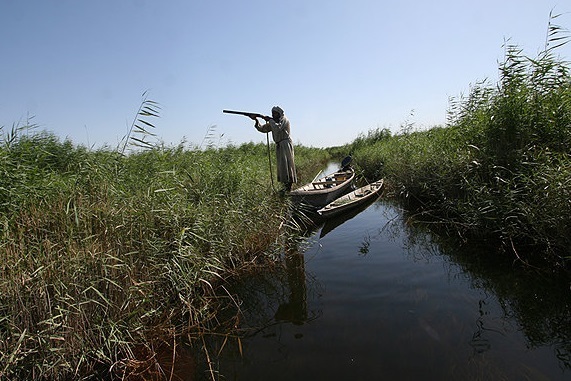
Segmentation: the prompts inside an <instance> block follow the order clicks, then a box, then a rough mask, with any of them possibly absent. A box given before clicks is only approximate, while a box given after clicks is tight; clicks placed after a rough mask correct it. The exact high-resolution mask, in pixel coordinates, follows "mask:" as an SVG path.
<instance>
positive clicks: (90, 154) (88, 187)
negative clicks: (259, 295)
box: [0, 128, 324, 379]
mask: <svg viewBox="0 0 571 381" xmlns="http://www.w3.org/2000/svg"><path fill="white" fill-rule="evenodd" d="M306 152H308V153H309V152H313V153H314V155H315V157H320V156H321V155H323V154H324V152H321V151H320V150H317V149H316V150H313V151H311V150H310V149H306ZM287 207H288V206H287V203H284V202H283V199H281V198H279V197H277V196H276V195H274V193H273V192H271V188H270V184H269V179H268V176H267V157H266V147H265V146H264V145H261V144H246V145H242V146H240V147H234V146H229V147H225V148H219V149H213V148H207V149H205V150H198V149H185V148H184V147H182V146H179V147H174V148H166V147H155V146H151V147H147V149H146V150H142V151H134V152H131V153H130V154H127V155H123V154H121V152H118V151H116V150H109V149H107V148H102V149H98V150H95V151H91V150H89V149H87V148H85V147H75V146H74V145H73V144H72V143H71V142H69V141H65V142H60V141H59V140H58V139H57V138H56V137H55V136H53V135H51V134H48V133H44V132H35V131H29V130H27V129H26V128H14V129H13V131H12V132H10V133H9V134H7V135H5V136H4V139H2V140H1V141H0V236H1V237H2V239H1V241H0V242H1V243H0V378H2V379H30V378H31V377H32V376H34V377H36V378H38V379H39V378H42V379H43V378H45V379H70V378H79V377H81V376H83V375H88V374H93V373H97V374H100V375H101V377H103V375H104V374H106V373H108V372H111V373H113V374H115V375H128V374H130V373H133V372H139V371H140V370H141V369H142V368H141V366H143V365H144V366H143V368H144V367H148V365H149V364H153V361H154V360H153V359H154V356H155V354H156V351H155V349H156V348H161V349H160V350H161V351H162V352H161V353H162V354H160V356H164V353H163V352H164V351H166V350H167V349H168V348H176V342H177V341H176V338H178V337H182V336H189V335H190V337H195V336H196V335H198V334H199V333H200V332H205V331H207V330H209V329H211V328H213V327H214V326H215V325H216V324H218V323H223V321H222V320H221V319H222V318H221V314H220V308H222V307H223V306H224V305H226V304H227V303H234V302H233V301H232V296H231V295H230V294H226V296H225V297H220V295H221V292H220V287H221V285H224V282H225V281H226V280H227V279H228V278H229V277H230V276H234V275H237V274H240V273H241V272H244V271H252V270H251V269H252V268H258V267H261V266H264V264H267V263H272V262H273V261H274V260H276V259H277V258H278V257H279V250H280V249H279V243H278V242H279V240H278V238H279V236H280V234H282V231H281V230H280V226H283V222H284V219H285V218H286V217H285V216H286V215H287V214H286V209H287ZM173 339H174V341H173ZM166 343H169V344H168V345H167V344H166ZM173 343H174V344H173ZM173 351H174V349H173ZM175 355H176V353H174V352H173V356H175ZM141 364H142V365H141ZM98 372H100V373H98Z"/></svg>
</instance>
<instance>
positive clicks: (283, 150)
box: [223, 106, 297, 193]
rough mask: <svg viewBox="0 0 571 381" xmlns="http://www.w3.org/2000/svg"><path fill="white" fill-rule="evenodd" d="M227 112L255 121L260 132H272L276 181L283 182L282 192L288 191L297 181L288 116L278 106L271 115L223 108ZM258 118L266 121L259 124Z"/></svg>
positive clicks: (255, 125)
mask: <svg viewBox="0 0 571 381" xmlns="http://www.w3.org/2000/svg"><path fill="white" fill-rule="evenodd" d="M223 112H225V113H227V114H238V115H244V116H247V117H249V118H250V119H252V120H254V121H255V124H254V127H255V128H256V129H257V130H258V131H260V132H262V133H269V132H271V133H272V138H273V140H274V142H275V143H276V159H277V166H278V181H279V182H280V183H282V184H283V192H284V193H285V192H289V191H290V190H291V186H292V184H293V183H296V182H297V174H296V172H295V158H294V151H293V141H292V140H291V136H290V124H289V120H288V118H287V117H286V116H285V114H284V110H282V108H281V107H279V106H274V107H273V108H272V116H271V117H269V116H266V115H262V114H256V113H252V112H242V111H230V110H223ZM259 119H263V120H264V121H265V122H266V123H264V124H260V121H259Z"/></svg>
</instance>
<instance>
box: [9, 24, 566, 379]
mask: <svg viewBox="0 0 571 381" xmlns="http://www.w3.org/2000/svg"><path fill="white" fill-rule="evenodd" d="M554 18H555V17H554ZM554 18H552V19H551V20H553V19H554ZM567 41H568V40H567V36H566V35H565V34H564V31H562V30H561V28H559V27H557V26H554V25H551V24H550V26H549V30H548V38H547V42H546V48H545V50H544V51H543V52H542V53H540V54H539V56H538V57H537V58H534V59H530V58H528V57H526V56H524V55H523V54H522V51H521V50H520V49H518V48H517V47H515V46H506V58H505V62H504V63H502V64H501V65H500V74H501V76H500V80H499V83H497V84H490V83H488V82H486V81H484V82H481V83H478V84H476V85H475V86H473V87H472V89H471V91H470V93H469V94H468V95H467V96H466V97H460V98H459V99H456V100H453V101H452V103H451V107H450V110H449V123H448V125H447V126H446V127H435V128H432V129H430V130H427V131H411V128H410V126H405V128H403V131H402V132H401V133H399V134H397V135H392V134H391V133H390V132H389V131H388V130H382V129H377V130H374V131H370V132H369V133H368V134H367V135H363V136H360V137H359V138H358V139H356V140H355V141H354V142H353V143H351V144H350V145H348V146H344V147H334V148H331V149H327V150H324V149H316V148H307V147H303V146H299V147H296V159H297V163H296V164H297V169H298V175H299V179H300V182H302V183H303V182H305V181H307V180H310V179H312V178H313V177H314V176H315V174H316V173H317V172H318V171H319V170H320V169H322V168H323V166H324V163H326V162H327V161H329V160H330V159H331V158H332V157H335V158H339V157H343V156H344V155H345V154H346V153H348V152H352V153H353V156H354V158H355V161H354V164H355V165H356V166H357V167H358V168H359V169H360V172H361V173H362V174H363V175H364V176H365V177H367V178H369V179H374V180H376V179H378V178H381V177H384V178H385V179H386V184H389V185H391V190H392V194H394V195H395V196H397V197H399V198H401V199H402V200H403V201H404V202H405V204H406V205H407V206H408V207H409V208H411V209H413V210H417V211H418V213H417V214H416V217H417V218H419V217H421V218H424V219H425V220H427V221H430V222H431V223H435V224H438V226H442V227H443V228H444V229H445V231H448V232H450V234H452V235H455V236H460V237H462V238H463V239H474V238H477V239H482V238H485V239H487V240H488V241H492V242H495V243H497V244H499V245H500V246H501V247H503V248H504V249H505V250H506V252H511V253H512V254H514V255H515V256H516V257H517V258H519V259H521V260H522V261H524V262H526V263H529V264H532V263H533V264H534V265H536V264H538V263H542V264H545V263H546V261H547V263H548V264H549V266H550V268H552V269H558V268H564V267H566V266H568V262H569V259H570V255H571V201H570V200H571V156H570V148H571V79H570V75H569V73H570V72H569V66H568V63H567V62H564V61H562V60H560V59H559V58H558V57H557V56H556V55H555V51H556V48H557V47H558V46H560V45H561V44H564V43H566V42H567ZM156 116H158V105H157V104H156V103H154V102H152V101H148V100H147V99H146V98H144V100H143V102H142V104H141V109H140V110H139V112H138V113H137V117H136V118H135V121H134V123H133V125H132V127H131V129H130V132H129V135H130V136H128V137H127V138H126V141H125V145H122V147H121V148H120V149H109V148H102V149H98V150H89V149H87V148H85V147H76V146H74V145H73V144H72V143H71V142H69V141H64V142H61V141H60V140H59V139H58V138H57V137H55V136H53V135H51V134H49V133H44V132H37V131H35V129H34V128H32V127H31V126H24V127H22V128H19V127H17V126H15V127H13V128H12V130H11V131H8V132H6V131H4V130H0V134H1V135H2V138H1V140H0V235H1V237H2V239H1V241H0V378H2V379H53V380H57V379H71V378H79V377H83V376H85V375H92V374H94V375H95V376H96V377H98V376H103V375H105V374H108V372H111V374H112V375H114V376H118V377H125V378H128V376H130V375H141V376H143V375H142V374H141V373H144V372H145V371H149V370H152V369H154V365H153V364H155V362H156V361H157V357H156V355H157V351H158V348H161V347H164V346H165V345H166V346H169V345H170V350H171V352H172V353H173V356H174V352H175V350H174V349H173V348H175V347H176V339H177V338H180V337H185V338H194V337H200V334H201V333H204V332H207V331H209V330H212V329H213V328H215V327H216V326H217V325H221V324H225V323H226V321H225V320H224V318H223V316H224V314H223V313H221V312H222V311H224V309H225V306H228V305H229V304H230V303H233V302H234V301H233V299H232V296H231V295H230V294H229V293H228V294H227V297H222V298H221V297H220V294H221V293H222V294H223V291H224V290H225V288H224V281H225V280H228V279H230V278H231V277H234V276H239V275H241V274H244V273H249V272H252V271H255V270H256V269H260V268H262V266H264V268H267V267H268V266H272V265H273V264H275V262H276V259H278V258H279V257H280V256H281V254H282V250H283V244H282V242H283V239H284V237H285V234H286V231H287V228H288V226H291V221H290V220H289V219H288V215H289V205H288V202H287V200H286V199H283V198H280V197H279V196H277V194H276V192H274V190H273V189H272V182H271V180H270V174H269V170H268V167H269V163H268V151H267V147H266V146H265V145H264V144H253V143H249V144H243V145H241V146H232V145H230V146H227V147H223V148H217V147H215V145H214V144H211V143H210V142H208V143H209V144H206V145H205V147H204V148H203V147H198V148H191V149H189V148H185V147H184V146H182V145H180V146H178V147H164V146H161V145H160V144H153V143H151V142H149V140H148V138H149V137H152V133H151V131H152V128H153V127H154V126H153V125H152V123H150V122H149V118H153V117H156ZM209 133H210V131H209ZM208 138H209V135H208V134H207V138H206V140H208ZM127 141H130V142H132V143H133V142H135V143H136V144H137V145H138V146H139V147H140V148H143V149H142V150H140V151H135V152H131V153H130V154H125V151H126V148H127V144H126V143H127ZM201 146H202V144H201ZM270 162H271V163H272V165H273V163H275V159H274V158H271V159H270ZM274 171H275V168H274ZM273 177H275V173H274V176H273ZM276 186H277V185H276ZM232 318H234V316H231V317H228V319H232ZM173 340H174V344H173ZM165 343H167V344H165Z"/></svg>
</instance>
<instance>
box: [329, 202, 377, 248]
mask: <svg viewBox="0 0 571 381" xmlns="http://www.w3.org/2000/svg"><path fill="white" fill-rule="evenodd" d="M369 201H370V202H367V203H363V204H361V205H359V206H357V207H356V208H353V209H351V210H349V211H348V212H347V213H343V214H339V215H337V216H333V217H332V218H328V219H326V220H325V223H324V224H323V226H322V227H321V232H320V233H319V238H320V239H321V238H323V237H325V236H326V235H327V234H329V233H331V231H333V229H335V228H337V227H338V226H340V225H342V224H344V223H345V222H347V221H349V220H351V219H353V217H355V216H357V215H358V214H359V213H361V212H362V211H364V210H365V209H367V208H368V207H369V206H370V204H371V203H372V202H373V201H374V200H372V199H370V200H369Z"/></svg>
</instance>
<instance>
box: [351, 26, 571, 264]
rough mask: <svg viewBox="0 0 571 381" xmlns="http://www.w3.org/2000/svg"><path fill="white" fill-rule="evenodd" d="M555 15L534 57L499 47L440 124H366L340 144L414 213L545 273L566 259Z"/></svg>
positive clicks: (564, 77) (568, 143)
mask: <svg viewBox="0 0 571 381" xmlns="http://www.w3.org/2000/svg"><path fill="white" fill-rule="evenodd" d="M556 18H557V16H550V21H549V25H548V32H547V37H546V46H545V49H544V50H543V51H542V52H541V53H539V54H538V56H537V57H534V58H529V57H527V56H526V55H524V54H523V51H522V49H520V48H519V47H517V46H515V45H509V44H506V45H505V50H506V55H505V61H504V62H502V63H501V64H500V65H499V73H500V78H499V81H498V83H490V81H482V82H478V83H476V84H475V85H473V86H472V87H471V89H470V92H469V94H467V95H466V96H460V97H458V98H455V99H451V102H450V108H449V110H448V113H449V118H448V123H447V125H446V126H436V127H434V128H431V129H429V130H424V131H414V129H413V128H411V125H409V124H405V125H404V126H403V128H402V130H401V132H400V133H398V134H395V135H392V134H390V132H388V131H387V130H376V131H371V132H369V135H368V136H361V137H359V139H357V140H355V142H353V143H352V144H351V145H350V146H349V147H348V149H350V150H353V151H354V152H355V157H356V158H357V160H356V163H358V164H359V165H360V166H361V167H362V170H363V172H364V173H365V174H366V175H367V177H371V178H379V177H386V178H387V180H388V183H389V184H391V185H392V191H393V194H394V195H396V196H397V197H399V198H400V199H401V200H403V201H404V202H405V203H406V204H407V205H408V206H409V207H410V208H412V209H414V210H416V211H417V212H418V214H417V215H416V216H417V217H423V218H424V219H425V220H427V221H430V223H432V224H437V225H438V226H441V227H443V228H445V229H447V231H448V232H449V233H450V234H452V235H455V236H459V237H461V238H462V239H464V240H467V239H478V240H481V239H485V240H487V241H488V242H490V243H494V244H495V245H497V246H498V247H500V248H502V249H503V250H502V252H505V253H510V254H511V255H513V256H514V257H515V258H516V259H519V260H520V261H522V262H524V263H526V264H529V265H533V266H542V267H544V268H547V269H549V270H550V271H555V270H557V269H559V270H560V269H565V268H567V269H568V266H569V259H571V238H570V237H571V217H570V216H571V202H570V200H571V180H570V179H571V156H570V154H569V152H570V148H571V77H570V71H569V70H570V69H569V63H568V62H567V61H565V60H563V59H562V58H561V57H560V56H558V55H557V48H559V47H560V46H562V45H564V44H566V43H567V42H568V41H569V34H568V32H567V31H566V30H564V29H563V28H561V27H559V26H557V25H555V24H554V23H553V22H554V21H555V19H556Z"/></svg>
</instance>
